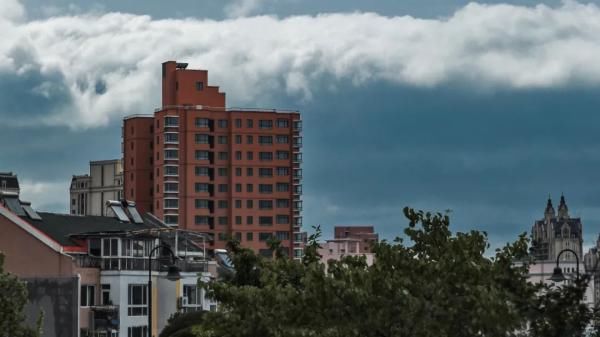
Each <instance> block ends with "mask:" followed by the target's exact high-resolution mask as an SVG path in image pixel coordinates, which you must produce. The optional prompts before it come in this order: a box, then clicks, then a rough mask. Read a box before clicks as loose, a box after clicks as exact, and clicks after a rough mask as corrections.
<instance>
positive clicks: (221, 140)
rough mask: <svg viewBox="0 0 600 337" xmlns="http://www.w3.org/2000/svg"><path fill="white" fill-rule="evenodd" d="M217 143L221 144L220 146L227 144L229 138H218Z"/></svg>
mask: <svg viewBox="0 0 600 337" xmlns="http://www.w3.org/2000/svg"><path fill="white" fill-rule="evenodd" d="M217 142H219V144H227V136H219V137H217Z"/></svg>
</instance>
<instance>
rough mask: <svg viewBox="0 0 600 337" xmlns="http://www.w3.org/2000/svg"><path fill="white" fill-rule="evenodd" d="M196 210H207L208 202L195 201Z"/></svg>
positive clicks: (204, 200)
mask: <svg viewBox="0 0 600 337" xmlns="http://www.w3.org/2000/svg"><path fill="white" fill-rule="evenodd" d="M194 202H195V204H196V208H208V205H209V200H206V199H196V200H195V201H194Z"/></svg>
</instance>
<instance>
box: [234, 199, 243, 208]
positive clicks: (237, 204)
mask: <svg viewBox="0 0 600 337" xmlns="http://www.w3.org/2000/svg"><path fill="white" fill-rule="evenodd" d="M235 208H242V201H241V200H239V199H238V200H236V201H235Z"/></svg>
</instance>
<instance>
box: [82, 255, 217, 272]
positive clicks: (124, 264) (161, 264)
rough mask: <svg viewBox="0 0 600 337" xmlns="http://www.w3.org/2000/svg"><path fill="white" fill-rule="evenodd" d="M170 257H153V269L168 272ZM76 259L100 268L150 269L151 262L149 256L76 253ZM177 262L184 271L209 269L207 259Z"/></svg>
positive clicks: (90, 266) (83, 266)
mask: <svg viewBox="0 0 600 337" xmlns="http://www.w3.org/2000/svg"><path fill="white" fill-rule="evenodd" d="M169 259H170V258H166V259H165V260H161V259H153V260H152V270H155V271H165V272H166V271H167V265H168V264H169V262H170V260H169ZM75 261H76V263H77V266H79V267H81V268H99V269H100V270H148V263H149V262H148V258H147V257H95V256H89V255H75ZM175 263H176V265H177V267H178V268H179V269H180V270H181V271H182V272H206V271H208V264H207V262H206V261H197V262H196V261H195V262H190V261H186V260H176V261H175Z"/></svg>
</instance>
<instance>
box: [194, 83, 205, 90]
mask: <svg viewBox="0 0 600 337" xmlns="http://www.w3.org/2000/svg"><path fill="white" fill-rule="evenodd" d="M196 90H197V91H202V90H204V82H201V81H196Z"/></svg>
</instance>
